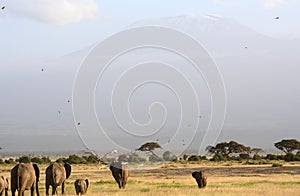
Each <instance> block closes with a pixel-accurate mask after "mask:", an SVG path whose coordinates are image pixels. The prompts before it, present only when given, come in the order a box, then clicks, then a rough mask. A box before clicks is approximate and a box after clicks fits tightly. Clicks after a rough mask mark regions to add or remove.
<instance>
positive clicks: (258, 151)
mask: <svg viewBox="0 0 300 196" xmlns="http://www.w3.org/2000/svg"><path fill="white" fill-rule="evenodd" d="M262 152H264V151H263V149H261V148H252V149H251V153H253V154H254V155H258V154H259V153H262Z"/></svg>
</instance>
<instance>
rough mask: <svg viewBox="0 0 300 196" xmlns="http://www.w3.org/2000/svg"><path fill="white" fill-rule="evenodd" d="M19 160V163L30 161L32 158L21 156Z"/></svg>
mask: <svg viewBox="0 0 300 196" xmlns="http://www.w3.org/2000/svg"><path fill="white" fill-rule="evenodd" d="M17 161H18V162H19V163H30V161H31V158H30V157H29V156H21V157H20V158H19V159H18V160H17Z"/></svg>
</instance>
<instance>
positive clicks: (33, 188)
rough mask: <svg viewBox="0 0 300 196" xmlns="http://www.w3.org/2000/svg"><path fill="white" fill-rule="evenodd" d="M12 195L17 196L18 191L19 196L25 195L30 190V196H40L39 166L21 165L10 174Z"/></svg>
mask: <svg viewBox="0 0 300 196" xmlns="http://www.w3.org/2000/svg"><path fill="white" fill-rule="evenodd" d="M10 175H11V178H10V184H11V194H12V196H15V192H16V190H18V195H19V196H21V195H24V192H25V190H30V195H31V196H33V195H35V192H36V194H37V195H38V196H39V195H40V193H39V186H38V184H39V179H40V169H39V167H38V165H37V164H32V163H20V164H17V165H16V166H15V167H13V168H12V169H11V172H10Z"/></svg>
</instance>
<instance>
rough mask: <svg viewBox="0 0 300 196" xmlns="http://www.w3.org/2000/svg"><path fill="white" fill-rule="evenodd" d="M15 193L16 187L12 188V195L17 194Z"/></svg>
mask: <svg viewBox="0 0 300 196" xmlns="http://www.w3.org/2000/svg"><path fill="white" fill-rule="evenodd" d="M15 194H16V189H14V188H12V189H11V195H12V196H15Z"/></svg>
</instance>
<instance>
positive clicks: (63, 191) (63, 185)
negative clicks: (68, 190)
mask: <svg viewBox="0 0 300 196" xmlns="http://www.w3.org/2000/svg"><path fill="white" fill-rule="evenodd" d="M61 194H65V182H63V183H62V184H61Z"/></svg>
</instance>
